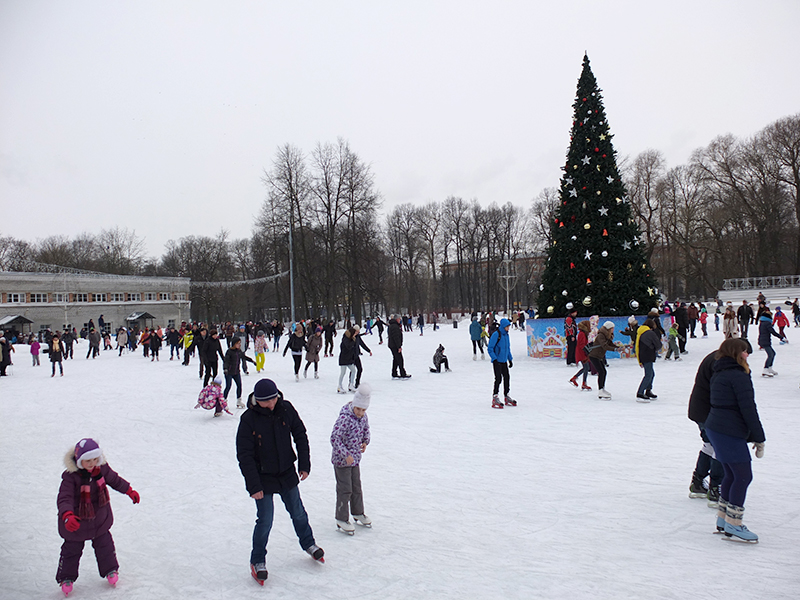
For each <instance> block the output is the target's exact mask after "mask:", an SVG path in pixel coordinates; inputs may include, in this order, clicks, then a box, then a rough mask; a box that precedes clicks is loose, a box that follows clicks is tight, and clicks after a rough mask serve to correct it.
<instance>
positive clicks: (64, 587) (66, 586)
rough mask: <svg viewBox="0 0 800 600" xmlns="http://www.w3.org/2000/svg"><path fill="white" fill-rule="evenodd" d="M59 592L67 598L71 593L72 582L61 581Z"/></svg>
mask: <svg viewBox="0 0 800 600" xmlns="http://www.w3.org/2000/svg"><path fill="white" fill-rule="evenodd" d="M61 591H62V592H64V596H69V595H70V593H71V592H72V582H71V581H62V582H61Z"/></svg>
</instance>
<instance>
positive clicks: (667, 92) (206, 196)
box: [0, 0, 800, 256]
mask: <svg viewBox="0 0 800 600" xmlns="http://www.w3.org/2000/svg"><path fill="white" fill-rule="evenodd" d="M798 23H800V2H799V1H798V0H760V1H759V2H753V1H750V0H748V1H740V0H724V1H706V0H673V1H671V2H645V1H642V0H634V1H626V2H624V1H621V0H616V1H610V0H604V1H600V0H593V1H586V0H568V1H563V2H557V1H554V0H545V1H539V0H520V1H497V0H495V1H494V2H470V1H466V0H457V1H447V2H444V1H436V0H427V1H420V2H415V1H408V0H406V1H404V2H388V1H387V2H383V1H376V0H369V1H364V2H352V1H348V0H338V1H336V2H330V1H323V0H317V1H315V2H303V1H293V2H268V1H266V0H262V1H257V2H244V1H235V0H233V1H228V2H223V1H221V0H218V1H215V2H210V1H202V0H191V1H188V0H187V1H183V2H177V1H170V0H158V1H145V0H136V1H114V2H105V1H100V0H97V1H94V2H85V1H79V0H69V1H65V0H51V1H39V0H0V233H1V234H3V235H14V236H16V237H21V238H23V239H27V240H29V241H34V240H36V239H40V238H42V237H45V236H48V235H52V234H67V235H74V234H77V233H80V232H82V231H89V232H92V233H97V232H99V231H100V229H102V228H109V227H114V226H117V225H119V226H121V227H128V228H129V229H135V230H136V233H137V234H138V235H140V236H142V237H144V238H146V242H147V249H148V252H149V254H151V255H153V256H160V255H161V253H162V252H163V249H164V244H165V243H166V241H167V240H169V239H178V238H180V237H182V236H186V235H192V234H194V235H214V234H215V233H216V232H218V231H219V229H220V227H224V228H225V229H227V230H229V231H230V233H231V236H232V237H234V238H239V237H248V236H249V235H250V234H251V230H252V223H253V220H254V215H256V213H257V212H258V210H259V207H260V206H261V204H262V202H263V199H264V196H265V188H264V186H263V184H262V182H261V176H262V174H263V170H264V169H265V168H267V169H269V168H270V167H271V164H272V161H273V159H274V157H275V152H276V149H277V148H278V147H279V146H282V145H283V144H286V143H290V144H293V145H295V146H297V147H299V148H301V149H302V150H304V151H305V152H310V151H311V150H312V149H313V147H314V146H315V145H316V144H317V142H323V143H324V142H336V139H337V137H342V138H344V139H345V140H347V141H348V142H349V143H350V146H351V148H352V149H353V150H354V151H355V152H356V153H357V154H358V155H359V156H360V157H361V158H362V159H363V160H364V161H365V162H367V163H369V164H371V166H372V170H373V173H374V175H375V181H376V184H377V188H378V189H379V191H380V192H381V194H382V196H383V200H384V213H385V212H387V211H388V210H389V209H391V207H392V206H394V205H396V204H400V203H403V202H412V203H420V204H421V203H424V202H427V201H430V200H437V201H442V200H444V199H445V198H446V197H447V196H449V195H456V196H461V197H463V198H465V199H472V198H477V199H478V200H479V201H480V202H481V203H482V204H483V205H484V206H486V205H488V204H489V203H491V202H497V203H498V204H503V203H505V202H509V201H510V202H512V203H513V204H516V205H519V206H523V207H526V208H527V207H529V206H530V203H531V200H532V199H533V198H534V197H535V196H536V195H537V194H538V193H539V192H540V191H541V190H542V189H543V188H545V187H555V186H557V185H558V182H559V174H560V172H559V168H560V167H561V165H562V164H563V162H564V158H565V155H566V150H567V147H568V145H569V130H570V125H571V117H572V101H573V99H574V95H575V89H576V85H577V81H578V77H579V75H580V71H581V61H582V59H583V53H584V51H587V52H588V53H589V58H590V60H591V63H592V68H593V71H594V73H595V75H596V77H597V79H598V83H599V85H600V87H601V88H603V90H604V97H605V106H606V112H607V114H608V118H609V124H610V125H611V129H612V133H614V134H615V138H614V144H615V148H616V150H617V152H618V153H619V154H620V155H621V156H626V155H627V156H631V157H633V156H635V155H637V154H638V153H640V152H642V151H644V150H646V149H648V148H655V149H658V150H660V151H662V152H663V153H664V155H665V156H666V158H667V161H668V163H669V166H676V165H678V164H681V163H683V162H685V161H686V160H687V159H688V157H689V156H690V154H691V152H692V151H693V150H694V149H696V148H698V147H700V146H704V145H706V144H708V142H710V141H711V140H712V139H713V138H714V137H716V136H718V135H722V134H725V133H733V134H735V135H737V136H742V137H745V136H749V135H751V134H753V133H755V132H756V131H758V130H759V129H761V128H762V127H764V126H766V125H768V124H769V123H770V122H772V121H774V120H776V119H778V118H780V117H783V116H787V115H790V114H795V113H797V112H800V76H798V72H799V69H798V66H797V59H798V48H797V39H798V38H797V36H798V33H797V25H798Z"/></svg>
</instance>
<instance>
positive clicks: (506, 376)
mask: <svg viewBox="0 0 800 600" xmlns="http://www.w3.org/2000/svg"><path fill="white" fill-rule="evenodd" d="M492 367H494V392H493V393H494V394H495V395H496V394H497V393H498V392H499V391H500V382H501V381H502V382H503V394H504V395H505V396H508V392H510V391H511V374H510V373H509V372H508V363H504V362H502V363H501V362H498V361H494V362H493V363H492Z"/></svg>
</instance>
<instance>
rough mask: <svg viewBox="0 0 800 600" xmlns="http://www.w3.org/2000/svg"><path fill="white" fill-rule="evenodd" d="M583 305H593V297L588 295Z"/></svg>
mask: <svg viewBox="0 0 800 600" xmlns="http://www.w3.org/2000/svg"><path fill="white" fill-rule="evenodd" d="M583 305H584V306H591V305H592V297H591V296H586V298H584V299H583Z"/></svg>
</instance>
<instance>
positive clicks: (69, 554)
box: [56, 438, 139, 596]
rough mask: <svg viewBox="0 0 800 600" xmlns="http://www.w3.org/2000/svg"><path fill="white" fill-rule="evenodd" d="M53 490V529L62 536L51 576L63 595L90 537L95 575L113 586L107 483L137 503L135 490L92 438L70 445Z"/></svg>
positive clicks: (114, 559)
mask: <svg viewBox="0 0 800 600" xmlns="http://www.w3.org/2000/svg"><path fill="white" fill-rule="evenodd" d="M64 464H65V466H66V470H65V471H64V472H63V473H62V474H61V487H60V488H59V490H58V500H57V505H58V534H59V535H60V536H61V537H62V538H63V539H64V543H63V544H62V545H61V557H60V558H59V560H58V570H57V571H56V581H57V582H58V584H59V585H60V586H61V591H63V592H64V595H65V596H67V595H69V593H70V592H71V591H72V584H73V583H74V582H75V580H76V579H78V565H79V563H80V560H81V554H82V553H83V546H84V543H85V542H86V541H87V540H91V541H92V547H93V548H94V555H95V558H96V559H97V569H98V571H99V572H100V577H103V578H105V579H107V580H108V583H110V584H111V585H112V586H115V585H117V581H118V580H119V575H118V574H117V572H118V571H119V563H118V562H117V554H116V551H115V549H114V539H113V538H112V537H111V524H112V523H113V522H114V516H113V515H112V513H111V504H110V499H109V494H108V488H107V486H111V487H112V488H113V489H115V490H117V491H118V492H119V493H121V494H127V496H128V497H129V498H130V499H131V500H132V501H133V503H134V504H139V493H138V492H136V491H135V490H134V489H133V488H132V487H131V484H130V483H128V482H127V481H125V480H124V479H123V478H122V477H120V476H119V475H118V474H117V473H116V471H114V470H113V469H112V468H111V467H109V466H108V464H107V463H106V460H105V457H104V456H103V452H102V451H101V450H100V447H99V446H98V445H97V442H95V441H94V440H93V439H91V438H84V439H82V440H81V441H79V442H78V443H77V444H76V445H75V447H74V448H70V449H69V451H68V452H67V455H66V457H65V458H64Z"/></svg>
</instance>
